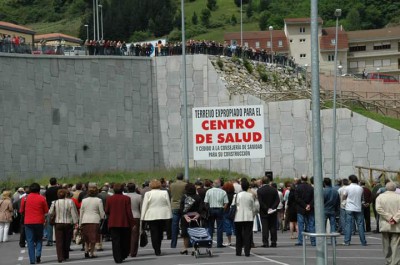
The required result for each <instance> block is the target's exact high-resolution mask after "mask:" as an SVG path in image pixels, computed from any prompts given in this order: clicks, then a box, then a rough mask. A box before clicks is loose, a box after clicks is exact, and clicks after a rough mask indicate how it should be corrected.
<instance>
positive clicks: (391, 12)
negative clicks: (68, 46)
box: [0, 0, 400, 41]
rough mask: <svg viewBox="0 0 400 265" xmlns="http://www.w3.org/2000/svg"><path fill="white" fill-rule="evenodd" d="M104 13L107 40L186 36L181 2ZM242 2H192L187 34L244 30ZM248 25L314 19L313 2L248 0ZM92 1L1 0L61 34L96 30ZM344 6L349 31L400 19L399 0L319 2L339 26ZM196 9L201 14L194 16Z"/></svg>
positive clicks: (159, 0)
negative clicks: (339, 11) (182, 30)
mask: <svg viewBox="0 0 400 265" xmlns="http://www.w3.org/2000/svg"><path fill="white" fill-rule="evenodd" d="M98 1H99V3H101V4H102V6H103V11H104V14H103V15H104V35H105V38H107V39H122V40H134V41H139V40H145V39H149V38H161V37H163V38H168V39H170V40H180V35H181V33H180V28H181V11H180V3H181V1H180V0H145V1H144V0H98ZM240 2H241V1H240V0H186V1H185V17H186V29H187V33H186V36H187V38H193V39H209V40H216V41H222V40H223V34H224V33H225V32H231V31H239V30H240ZM242 2H243V28H244V30H245V31H249V30H263V29H265V28H267V27H268V26H269V25H272V26H274V28H275V29H281V28H282V27H283V19H284V18H287V17H309V15H310V1H309V0H242ZM92 3H93V1H92V0H0V20H3V21H8V22H12V23H17V24H20V25H26V26H28V27H30V28H32V29H34V30H35V31H37V32H38V33H51V32H61V33H65V34H70V35H74V36H78V37H80V38H82V39H85V38H86V30H85V27H84V25H85V24H88V25H89V31H90V35H91V32H92V31H93V19H92ZM336 8H341V9H342V11H343V12H342V17H341V18H340V24H341V25H343V26H344V27H345V29H346V30H358V29H374V28H382V27H385V26H387V25H396V24H399V22H400V1H398V0H386V1H379V0H368V1H365V0H319V15H320V17H321V18H322V19H323V20H324V26H326V27H327V26H333V25H334V24H335V17H334V10H335V9H336ZM195 13H196V16H197V18H194V17H193V16H194V14H195Z"/></svg>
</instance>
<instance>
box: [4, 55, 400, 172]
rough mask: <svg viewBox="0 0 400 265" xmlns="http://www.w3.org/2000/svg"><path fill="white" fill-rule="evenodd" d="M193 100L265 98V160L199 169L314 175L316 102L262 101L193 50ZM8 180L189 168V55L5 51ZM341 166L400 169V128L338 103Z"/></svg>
mask: <svg viewBox="0 0 400 265" xmlns="http://www.w3.org/2000/svg"><path fill="white" fill-rule="evenodd" d="M186 67H187V80H186V81H187V88H188V107H189V108H192V107H200V106H228V105H230V106H232V105H246V104H251V105H252V104H264V112H265V113H264V114H265V117H266V120H265V132H266V135H267V142H266V157H265V159H244V160H231V161H228V160H216V161H193V159H192V144H191V139H192V129H191V127H192V126H191V117H190V115H191V112H189V154H190V166H191V167H206V168H212V169H215V168H219V169H228V168H230V169H231V170H232V171H239V172H243V173H246V174H249V175H251V176H260V175H262V174H263V172H264V171H265V170H272V171H274V174H275V175H281V176H284V177H294V176H299V175H300V174H303V173H305V174H309V175H311V174H312V161H311V159H312V153H311V150H312V149H311V142H312V141H311V122H312V121H311V112H310V101H309V100H297V101H290V102H271V103H265V102H261V101H260V100H259V99H257V98H254V97H252V96H249V95H229V92H228V91H227V90H226V89H225V84H224V81H223V80H222V79H221V78H220V77H219V76H218V75H217V73H216V71H215V69H214V67H213V66H212V64H211V62H210V61H209V60H208V58H207V57H206V56H203V55H195V56H188V57H187V65H186ZM0 74H1V76H2V77H6V78H2V80H0V153H1V156H0V178H3V179H4V178H6V177H18V178H30V177H36V176H57V177H60V176H66V175H74V174H80V173H83V172H88V171H101V170H114V169H118V170H148V169H152V168H162V167H176V166H183V161H184V158H183V131H184V123H183V120H182V117H183V112H184V108H183V93H182V89H181V88H182V84H183V83H182V79H183V78H182V68H181V58H180V57H159V58H153V59H149V58H126V57H79V58H70V57H55V56H54V57H35V56H18V55H13V56H9V55H0ZM321 118H322V119H321V121H322V143H323V146H322V148H323V168H324V173H325V175H326V176H328V177H329V176H330V175H331V172H332V165H331V161H332V151H331V142H332V134H331V133H332V112H331V111H330V110H324V111H322V112H321ZM337 128H338V130H337V131H338V138H337V169H338V172H339V173H338V175H339V176H340V177H347V176H348V175H349V174H352V173H354V172H355V169H354V166H355V165H361V166H371V167H372V166H373V167H384V168H388V169H394V170H397V169H399V162H400V133H399V131H396V130H393V129H391V128H388V127H386V126H383V125H381V124H379V123H377V122H375V121H372V120H370V119H367V118H365V117H362V116H360V115H358V114H356V113H351V112H350V111H349V110H346V109H340V110H338V125H337Z"/></svg>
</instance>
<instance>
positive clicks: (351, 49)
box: [349, 45, 367, 52]
mask: <svg viewBox="0 0 400 265" xmlns="http://www.w3.org/2000/svg"><path fill="white" fill-rule="evenodd" d="M366 50H367V47H366V46H365V45H357V46H350V47H349V52H362V51H366Z"/></svg>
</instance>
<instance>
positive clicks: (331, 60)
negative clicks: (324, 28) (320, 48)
mask: <svg viewBox="0 0 400 265" xmlns="http://www.w3.org/2000/svg"><path fill="white" fill-rule="evenodd" d="M334 60H335V55H334V54H329V55H328V62H333V61H334Z"/></svg>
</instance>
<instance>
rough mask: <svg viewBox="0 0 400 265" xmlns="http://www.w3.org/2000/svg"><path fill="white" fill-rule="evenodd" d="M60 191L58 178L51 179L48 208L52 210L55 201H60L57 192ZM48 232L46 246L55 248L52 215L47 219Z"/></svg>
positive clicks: (47, 198) (47, 193)
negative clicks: (51, 222)
mask: <svg viewBox="0 0 400 265" xmlns="http://www.w3.org/2000/svg"><path fill="white" fill-rule="evenodd" d="M59 189H60V186H58V184H57V179H56V178H51V179H50V186H49V187H48V188H47V190H46V202H47V206H48V207H49V209H50V206H51V204H52V203H53V201H56V200H58V197H57V192H58V190H59ZM46 230H47V244H46V246H53V226H52V225H51V224H50V215H47V217H46Z"/></svg>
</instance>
